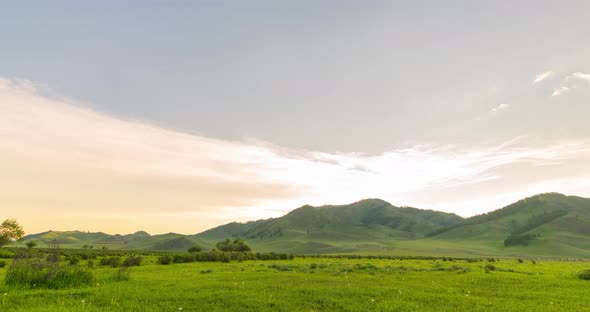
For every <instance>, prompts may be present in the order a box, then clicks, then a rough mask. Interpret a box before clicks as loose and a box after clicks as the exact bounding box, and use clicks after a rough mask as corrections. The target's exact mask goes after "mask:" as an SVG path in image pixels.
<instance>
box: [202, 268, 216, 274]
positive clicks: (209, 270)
mask: <svg viewBox="0 0 590 312" xmlns="http://www.w3.org/2000/svg"><path fill="white" fill-rule="evenodd" d="M212 272H213V270H211V269H207V270H201V274H207V273H212Z"/></svg>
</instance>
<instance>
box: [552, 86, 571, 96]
mask: <svg viewBox="0 0 590 312" xmlns="http://www.w3.org/2000/svg"><path fill="white" fill-rule="evenodd" d="M569 91H570V88H569V87H566V86H561V87H559V88H557V89H555V90H553V93H551V96H558V95H561V94H563V93H566V92H569Z"/></svg>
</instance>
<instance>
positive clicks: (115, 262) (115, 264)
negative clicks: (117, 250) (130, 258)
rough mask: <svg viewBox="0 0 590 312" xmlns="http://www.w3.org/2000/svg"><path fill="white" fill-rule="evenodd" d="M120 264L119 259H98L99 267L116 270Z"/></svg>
mask: <svg viewBox="0 0 590 312" xmlns="http://www.w3.org/2000/svg"><path fill="white" fill-rule="evenodd" d="M120 264H121V258H120V257H105V258H102V259H100V265H104V266H107V265H108V266H110V267H112V268H117V267H119V265H120Z"/></svg>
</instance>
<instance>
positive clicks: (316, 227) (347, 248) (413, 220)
mask: <svg viewBox="0 0 590 312" xmlns="http://www.w3.org/2000/svg"><path fill="white" fill-rule="evenodd" d="M461 221H463V219H462V218H461V217H459V216H457V215H455V214H450V213H444V212H439V211H433V210H422V209H416V208H400V207H395V206H393V205H391V204H390V203H388V202H386V201H383V200H380V199H365V200H361V201H359V202H356V203H352V204H349V205H341V206H321V207H312V206H309V205H307V206H303V207H301V208H298V209H295V210H293V211H291V212H289V213H288V214H286V215H285V216H283V217H280V218H276V219H268V220H259V221H255V222H250V223H246V224H239V223H237V224H236V223H230V224H227V225H224V226H220V227H217V228H215V229H212V230H210V231H206V232H203V233H201V234H197V235H196V236H195V237H197V238H201V239H203V240H209V239H212V238H219V236H217V234H218V233H227V234H231V236H229V235H226V236H225V237H238V238H243V239H245V240H247V241H248V242H251V244H253V245H255V246H257V247H258V248H259V249H262V250H282V251H289V252H295V253H313V252H331V253H333V252H354V251H357V250H361V249H375V250H381V249H384V248H386V245H387V244H388V242H390V241H391V240H394V239H397V240H400V239H404V240H406V239H415V238H419V237H423V236H424V234H426V233H428V232H431V231H434V230H437V229H440V228H442V227H446V226H451V225H454V224H457V223H459V222H461Z"/></svg>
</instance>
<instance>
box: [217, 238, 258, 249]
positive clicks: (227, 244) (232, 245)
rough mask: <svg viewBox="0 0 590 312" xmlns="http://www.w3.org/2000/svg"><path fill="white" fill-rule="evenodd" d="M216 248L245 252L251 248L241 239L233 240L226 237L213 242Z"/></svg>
mask: <svg viewBox="0 0 590 312" xmlns="http://www.w3.org/2000/svg"><path fill="white" fill-rule="evenodd" d="M215 246H216V247H217V249H219V250H221V251H228V252H231V251H236V252H246V251H250V250H252V249H251V248H250V246H248V244H246V242H245V241H244V240H242V239H236V240H234V241H233V242H232V241H231V240H230V239H226V240H224V241H221V242H218V243H217V244H215Z"/></svg>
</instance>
